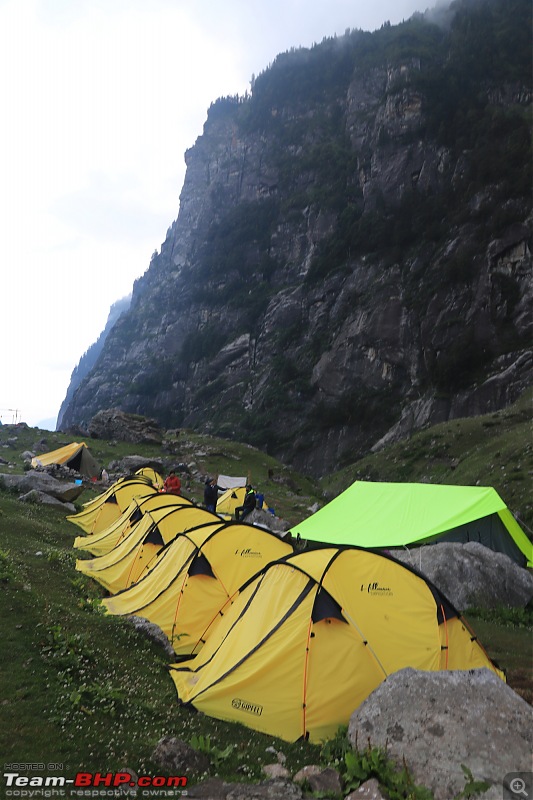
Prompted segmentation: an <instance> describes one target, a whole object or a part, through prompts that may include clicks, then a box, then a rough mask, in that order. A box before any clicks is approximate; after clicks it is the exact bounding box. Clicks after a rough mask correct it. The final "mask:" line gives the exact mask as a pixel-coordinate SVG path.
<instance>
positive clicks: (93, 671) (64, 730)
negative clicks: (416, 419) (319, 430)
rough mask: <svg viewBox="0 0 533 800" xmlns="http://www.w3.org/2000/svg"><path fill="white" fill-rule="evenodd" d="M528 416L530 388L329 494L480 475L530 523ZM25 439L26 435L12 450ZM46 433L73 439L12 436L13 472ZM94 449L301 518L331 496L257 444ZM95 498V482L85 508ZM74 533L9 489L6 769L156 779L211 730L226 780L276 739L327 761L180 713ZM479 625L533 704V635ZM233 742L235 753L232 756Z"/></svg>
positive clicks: (3, 671) (102, 445) (353, 474)
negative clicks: (245, 492)
mask: <svg viewBox="0 0 533 800" xmlns="http://www.w3.org/2000/svg"><path fill="white" fill-rule="evenodd" d="M530 416H531V394H529V395H528V396H525V397H524V398H522V400H521V401H520V402H519V403H517V404H516V405H515V407H513V408H511V409H508V410H506V411H502V412H498V413H496V414H493V415H489V416H488V417H485V418H480V419H477V420H458V421H455V422H451V423H446V424H444V425H441V426H437V427H436V428H433V429H431V430H427V431H423V432H421V433H420V434H418V435H417V436H414V437H413V438H412V439H411V440H410V441H408V442H404V443H400V444H397V445H395V446H394V447H391V448H389V449H388V450H387V452H384V453H379V454H376V455H373V456H370V457H368V458H366V459H364V460H363V461H361V462H359V463H358V464H356V465H354V466H352V467H350V468H347V469H345V470H343V471H342V472H341V473H338V474H336V475H333V476H331V477H329V478H327V479H325V480H324V481H323V482H322V486H323V488H324V489H325V490H326V491H327V492H328V493H331V492H333V493H336V492H338V491H340V490H341V489H342V488H344V487H345V486H346V485H348V484H349V483H350V482H351V481H352V480H354V479H356V478H363V477H364V478H378V477H380V478H382V479H387V480H421V479H432V480H437V481H442V482H453V483H476V482H477V481H479V482H480V483H485V484H491V485H494V486H495V487H496V488H497V489H498V490H499V491H500V493H501V494H502V496H503V498H504V499H505V500H506V502H507V503H508V504H509V506H510V507H511V508H512V509H513V510H519V512H520V515H521V517H522V518H524V519H526V520H528V519H529V520H530V521H531V513H532V510H531V498H530V496H529V495H528V491H529V489H530V470H531V466H532V452H533V451H532V444H531V435H530V434H531V427H530ZM14 436H17V440H16V441H14V442H11V444H7V442H8V439H13V438H14ZM43 436H44V437H46V438H47V440H48V447H49V448H50V449H53V448H54V447H58V446H60V445H61V444H63V443H65V442H67V441H69V438H68V437H66V436H64V435H62V434H50V433H46V432H40V431H37V430H36V429H24V428H17V429H14V428H12V427H11V426H4V427H3V428H0V447H1V448H2V449H0V455H3V457H4V458H6V459H7V460H9V461H11V462H12V463H13V464H14V467H13V468H12V469H9V471H11V472H13V471H14V472H22V471H23V462H22V458H21V453H22V452H23V451H24V450H25V449H31V448H32V446H33V444H34V443H35V441H36V440H38V439H39V438H41V437H43ZM88 444H89V445H90V448H91V452H93V454H94V455H95V456H96V457H97V458H99V459H100V461H101V462H102V463H108V462H109V460H112V459H117V458H120V457H121V456H122V455H125V454H128V453H132V452H135V453H136V454H141V455H146V456H151V457H161V456H164V457H165V458H168V459H169V460H170V461H174V462H187V463H189V464H190V462H191V461H192V460H194V461H195V463H196V466H197V469H198V470H199V471H200V472H201V473H202V474H208V473H213V474H217V473H219V472H220V473H230V474H250V477H251V478H252V480H253V481H254V482H255V483H256V484H257V485H258V486H259V488H260V489H261V490H263V491H264V492H265V494H266V495H267V497H268V498H269V500H270V498H271V497H273V498H275V499H274V501H273V502H274V504H275V505H276V511H277V512H278V513H280V515H282V516H284V517H286V518H287V519H289V520H291V521H298V520H299V519H301V518H303V517H305V516H307V514H308V511H307V508H308V506H309V504H310V503H311V502H313V501H314V500H315V499H316V498H317V497H319V496H320V494H321V492H320V489H319V487H318V486H316V485H314V484H313V483H312V482H311V481H309V480H307V479H305V478H302V477H301V476H299V475H296V474H294V473H293V472H291V471H290V470H289V469H287V468H285V467H283V466H282V465H280V464H279V463H277V462H275V461H274V460H273V459H270V458H269V457H267V456H265V455H263V454H262V453H260V452H259V451H256V450H254V449H253V448H249V447H246V446H242V445H238V444H234V443H229V442H226V441H223V440H213V439H209V438H207V437H199V436H196V435H194V434H192V433H189V432H182V433H181V434H180V436H179V437H178V438H177V440H176V442H175V452H174V453H173V454H172V455H171V456H168V455H167V454H165V453H162V452H161V451H160V450H159V448H155V449H154V448H153V447H148V446H146V445H144V446H137V445H135V446H132V445H124V444H118V445H109V444H108V443H106V442H100V441H90V442H88ZM0 469H1V470H3V471H8V468H7V467H5V466H2V467H0ZM269 470H270V473H269ZM201 489H202V484H201V481H200V479H199V478H196V479H195V480H191V481H190V482H189V485H188V487H187V491H188V493H189V494H190V496H193V497H195V499H197V500H200V499H201ZM96 491H97V490H96V489H93V490H92V491H91V489H90V488H89V489H88V490H87V491H86V492H84V495H83V496H82V497H81V498H80V500H81V501H85V500H87V499H89V498H90V496H91V493H93V494H94V493H96ZM76 533H77V529H76V528H74V526H73V525H71V524H70V523H69V522H67V521H66V520H65V517H64V514H63V512H62V511H61V510H59V511H57V510H55V509H51V508H46V507H40V506H32V505H26V504H23V503H20V502H19V501H18V500H17V499H16V496H15V495H13V494H10V493H9V492H5V491H0V640H1V641H2V644H3V646H2V648H1V650H0V686H1V689H2V692H1V701H0V752H1V753H2V754H3V757H4V762H5V763H8V762H9V761H11V760H13V761H14V760H16V761H42V762H45V763H46V762H50V761H55V762H61V763H63V765H64V768H63V773H64V774H66V773H67V772H68V773H73V772H75V771H76V770H78V769H83V770H93V771H97V770H100V771H102V770H111V771H112V770H117V769H121V768H124V767H125V766H129V767H131V768H133V769H134V770H136V771H137V772H138V773H142V772H145V773H147V774H155V768H154V767H153V766H152V765H151V764H150V754H151V752H152V749H153V747H154V745H155V743H156V742H157V740H158V739H159V738H160V737H161V736H163V735H165V734H172V735H174V736H178V737H179V738H183V739H184V740H186V741H190V740H191V738H192V737H193V736H204V737H205V736H209V737H210V742H211V754H212V756H213V760H214V762H217V761H218V765H217V766H213V767H212V770H211V773H212V774H220V775H222V776H224V777H227V778H241V779H243V778H256V779H258V778H260V777H261V765H262V764H264V763H269V762H271V761H272V760H273V759H272V755H271V754H268V753H267V752H266V748H267V747H269V746H271V745H273V746H274V747H275V748H276V750H282V751H283V752H284V753H285V754H286V756H287V765H288V767H289V769H291V770H295V769H296V768H297V767H298V766H301V765H303V764H305V763H311V762H313V761H316V759H317V758H318V756H319V750H318V748H316V747H312V746H310V745H308V744H305V743H300V744H294V745H288V744H287V743H285V742H280V741H276V740H275V739H273V738H272V737H268V736H263V735H260V734H258V733H254V732H252V731H250V730H248V729H243V728H241V727H240V726H237V725H229V724H225V723H222V722H218V721H215V720H210V719H208V718H206V717H203V716H202V715H201V714H191V713H190V712H188V711H187V710H185V709H182V708H179V707H178V706H177V704H176V697H175V692H174V688H173V685H172V682H171V681H170V679H169V677H168V675H167V673H166V671H165V666H164V665H165V660H164V656H163V654H162V652H161V651H160V650H159V649H158V648H157V647H156V646H155V645H152V644H151V643H149V642H148V641H146V640H145V639H144V638H142V637H140V636H139V635H138V634H136V633H135V632H134V631H133V630H132V629H131V627H130V626H129V625H128V624H127V623H125V622H123V621H121V620H119V619H116V618H110V619H108V618H105V617H103V616H101V614H100V613H99V612H98V610H97V607H96V606H95V604H94V602H93V600H94V599H95V598H97V597H99V596H100V593H101V592H100V587H99V586H98V585H97V584H95V583H94V582H93V581H91V580H90V579H89V578H86V577H85V576H81V575H80V574H79V573H77V572H76V571H75V569H74V562H75V554H74V552H73V549H72V541H73V538H74V536H75V535H76ZM473 624H474V627H475V629H476V631H477V632H478V634H479V635H480V639H481V640H482V641H483V642H484V644H485V645H486V647H487V649H488V651H489V654H490V655H491V656H493V657H494V658H496V659H497V660H498V662H499V663H500V665H501V666H503V667H504V668H507V669H508V676H509V682H510V684H511V685H512V686H513V687H514V688H515V689H516V690H517V691H519V692H520V693H521V694H522V695H523V696H524V697H525V698H526V699H528V700H529V701H530V702H531V701H532V699H533V696H532V690H531V689H532V686H533V676H532V669H531V664H532V652H531V635H530V629H528V628H527V627H523V628H517V627H507V626H504V625H502V624H501V622H499V621H498V620H494V619H492V620H491V619H489V620H481V619H476V618H474V619H473ZM228 742H231V743H232V744H233V745H234V747H233V748H232V750H231V752H230V753H229V754H226V755H224V757H221V755H220V754H221V753H222V752H223V751H224V748H225V747H226V745H227V744H228ZM217 755H218V756H219V758H218V759H217Z"/></svg>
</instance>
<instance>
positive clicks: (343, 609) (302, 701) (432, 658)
mask: <svg viewBox="0 0 533 800" xmlns="http://www.w3.org/2000/svg"><path fill="white" fill-rule="evenodd" d="M188 663H189V666H184V665H179V664H176V665H172V667H171V668H170V674H171V676H172V678H173V680H174V683H175V685H176V689H177V692H178V695H179V698H180V700H181V701H182V702H183V703H190V704H192V705H193V706H194V707H195V708H197V709H198V710H200V711H203V712H204V713H206V714H208V715H210V716H213V717H216V718H218V719H224V720H231V721H237V722H240V723H242V724H244V725H247V726H248V727H250V728H254V729H256V730H259V731H262V732H264V733H267V734H269V735H272V736H278V737H280V738H282V739H285V740H287V741H296V740H297V739H299V738H300V737H304V738H310V739H311V740H312V741H321V740H325V739H328V738H330V737H332V736H333V735H334V734H335V732H336V731H337V729H338V727H339V726H340V725H345V724H347V723H348V721H349V718H350V715H351V713H352V711H353V710H354V709H355V708H356V707H357V706H358V705H359V704H360V703H361V702H362V701H363V700H364V699H365V698H366V697H367V696H368V695H369V694H370V693H371V692H372V691H373V690H374V689H375V688H376V687H377V686H378V685H379V684H380V683H381V682H382V681H383V680H385V679H386V678H387V676H388V675H390V674H391V673H393V672H395V671H397V670H399V669H402V668H404V667H413V668H415V669H421V670H444V669H449V670H455V669H472V668H476V667H487V668H488V669H490V670H493V671H494V672H496V673H497V674H499V675H500V677H502V675H501V673H499V671H498V670H497V669H496V667H495V666H494V665H493V664H492V663H491V661H490V660H489V658H488V657H487V655H486V653H485V652H484V650H483V649H482V648H481V646H480V645H479V643H478V642H477V640H476V638H475V637H473V635H472V633H471V631H470V630H469V629H468V628H467V626H466V624H465V623H464V621H463V620H461V618H460V617H459V615H458V613H457V612H456V611H455V609H454V608H453V607H452V606H451V604H450V603H449V602H448V601H447V600H446V599H445V598H444V597H443V596H442V595H441V594H440V593H439V592H438V591H437V590H436V589H435V587H433V586H432V585H430V584H429V583H428V581H427V580H426V579H424V578H423V577H422V576H420V575H418V574H417V573H416V572H414V571H413V570H410V569H409V568H407V567H405V566H404V565H403V564H401V563H400V562H398V561H396V560H395V559H393V558H390V557H388V556H386V555H384V554H382V553H377V552H373V551H368V550H362V549H356V548H350V547H344V548H341V547H328V548H324V549H317V550H311V551H305V552H303V553H298V554H294V555H291V556H289V557H288V558H285V559H281V560H279V561H277V562H275V563H272V564H270V565H268V566H267V567H266V568H265V569H264V570H263V571H262V572H261V573H260V574H258V575H256V576H255V577H254V578H253V579H252V580H250V581H249V582H248V583H247V584H246V585H245V586H244V587H242V589H241V592H240V593H239V595H238V596H237V597H236V598H235V599H234V602H233V604H232V606H231V607H230V608H228V609H227V613H226V614H225V616H224V618H223V619H222V620H220V621H219V622H218V624H217V626H216V627H215V629H214V630H212V631H211V634H210V636H209V639H208V641H207V642H206V644H205V646H204V647H203V649H202V650H201V652H200V653H199V654H198V655H197V656H196V657H195V658H194V659H193V660H192V661H190V662H188Z"/></svg>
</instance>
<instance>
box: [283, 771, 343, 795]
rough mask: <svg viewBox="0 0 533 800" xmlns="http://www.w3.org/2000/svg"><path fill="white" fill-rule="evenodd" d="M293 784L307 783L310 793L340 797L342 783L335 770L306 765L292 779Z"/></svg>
mask: <svg viewBox="0 0 533 800" xmlns="http://www.w3.org/2000/svg"><path fill="white" fill-rule="evenodd" d="M293 780H294V782H295V783H308V784H309V788H310V789H311V791H312V792H322V793H323V794H324V795H325V796H326V797H329V796H330V795H333V796H336V795H340V794H341V792H342V782H341V778H340V775H339V773H338V772H337V770H335V769H333V768H332V767H326V768H324V767H319V766H318V765H316V764H308V765H307V766H306V767H303V768H302V769H301V770H300V771H299V772H297V773H296V775H295V776H294V778H293Z"/></svg>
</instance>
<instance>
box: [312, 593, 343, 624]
mask: <svg viewBox="0 0 533 800" xmlns="http://www.w3.org/2000/svg"><path fill="white" fill-rule="evenodd" d="M311 619H312V620H313V622H320V621H321V620H323V619H339V620H340V621H341V622H346V620H345V619H344V617H343V615H342V611H341V607H340V605H339V604H338V603H337V602H336V601H335V600H334V599H333V597H332V596H331V595H330V594H328V592H326V590H325V589H319V591H318V594H317V596H316V597H315V603H314V605H313V612H312V614H311Z"/></svg>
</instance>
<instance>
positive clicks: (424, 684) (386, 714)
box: [348, 668, 533, 800]
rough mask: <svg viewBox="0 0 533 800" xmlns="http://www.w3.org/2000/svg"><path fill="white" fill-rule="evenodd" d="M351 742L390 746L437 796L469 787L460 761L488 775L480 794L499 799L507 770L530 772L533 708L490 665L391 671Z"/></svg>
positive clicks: (361, 711) (356, 720)
mask: <svg viewBox="0 0 533 800" xmlns="http://www.w3.org/2000/svg"><path fill="white" fill-rule="evenodd" d="M348 737H349V740H350V742H351V744H352V745H353V746H357V745H359V746H361V744H362V743H364V744H365V745H366V743H368V742H370V744H371V745H372V746H376V747H381V748H386V749H387V751H388V754H389V756H390V757H391V758H392V759H393V760H394V761H396V762H397V764H398V765H399V766H401V765H402V764H403V762H404V760H405V763H406V765H407V767H408V769H409V770H410V772H411V774H412V776H413V779H414V780H415V782H416V783H419V784H422V785H424V786H427V787H428V788H430V789H431V790H432V791H433V793H434V796H435V800H450V798H451V797H455V796H456V795H457V794H458V793H459V792H461V791H462V790H463V789H464V787H465V776H464V773H463V770H462V768H461V765H462V764H463V765H465V766H466V767H467V768H468V769H469V770H470V771H471V773H472V775H473V777H474V779H475V780H481V781H487V782H488V783H489V784H490V787H491V788H490V789H489V790H488V792H486V793H485V794H484V795H483V797H486V798H487V799H488V798H501V796H502V781H503V778H504V777H505V775H506V774H507V773H509V772H530V771H531V753H532V751H533V709H532V708H531V706H529V705H528V704H527V703H526V702H525V701H524V700H522V698H521V697H519V695H517V694H516V693H515V692H514V691H513V690H512V689H511V688H510V687H509V686H507V685H506V684H505V683H504V682H503V681H502V680H500V679H499V678H498V677H497V676H496V675H495V674H494V673H492V672H491V671H490V670H487V669H479V670H470V671H459V670H457V671H450V672H423V671H418V670H414V669H411V668H408V669H403V670H400V671H399V672H396V673H394V674H393V675H390V676H389V677H388V678H387V680H385V681H384V682H383V683H382V684H381V685H380V686H378V688H377V689H376V690H375V691H374V692H372V694H371V695H370V696H369V697H368V698H367V699H366V700H365V701H364V702H363V703H362V704H361V705H360V706H359V708H357V709H356V711H354V713H353V714H352V717H351V719H350V724H349V730H348Z"/></svg>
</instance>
